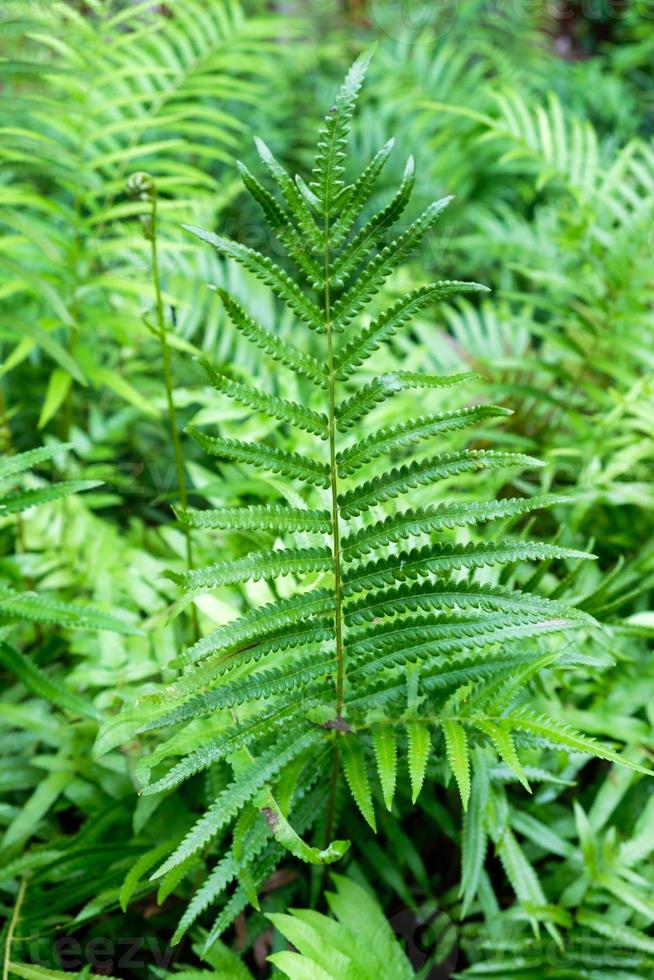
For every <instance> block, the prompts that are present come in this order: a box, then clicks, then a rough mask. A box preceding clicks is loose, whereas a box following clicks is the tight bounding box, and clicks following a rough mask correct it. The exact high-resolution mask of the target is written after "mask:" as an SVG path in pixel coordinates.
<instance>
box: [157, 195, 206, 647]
mask: <svg viewBox="0 0 654 980" xmlns="http://www.w3.org/2000/svg"><path fill="white" fill-rule="evenodd" d="M150 202H151V210H150V219H151V226H150V228H149V229H147V231H146V234H147V237H148V239H149V241H150V258H151V263H152V282H153V285H154V294H155V309H156V317H157V337H158V339H159V346H160V348H161V359H162V362H163V378H164V387H165V389H166V406H167V410H168V426H169V429H170V438H171V440H172V444H173V454H174V457H175V469H176V472H177V487H178V493H179V500H180V503H181V505H182V508H183V509H184V510H187V507H188V494H187V492H186V478H185V476H184V457H183V455H182V447H181V444H180V441H179V430H178V426H177V413H176V411H175V402H174V401H173V375H172V369H171V363H170V347H169V345H168V331H167V328H166V318H165V315H164V306H163V297H162V295H161V280H160V276H159V253H158V248H157V188H156V185H155V184H154V181H153V182H152V186H151V190H150ZM184 537H185V539H186V566H187V568H188V570H189V571H191V569H192V568H193V543H192V539H191V529H190V527H188V525H186V524H185V525H184ZM191 617H192V621H193V634H194V638H195V639H196V640H197V639H198V637H199V635H200V631H199V625H198V618H197V610H196V608H195V606H192V607H191Z"/></svg>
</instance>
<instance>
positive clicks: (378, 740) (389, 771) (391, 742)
mask: <svg viewBox="0 0 654 980" xmlns="http://www.w3.org/2000/svg"><path fill="white" fill-rule="evenodd" d="M372 745H373V748H374V750H375V760H376V762H377V772H378V774H379V782H380V783H381V788H382V795H383V797H384V803H385V804H386V808H387V809H388V810H390V809H391V807H392V806H393V797H394V796H395V781H396V777H397V739H396V737H395V732H394V731H393V729H392V728H391V727H390V725H382V726H380V727H378V728H376V729H375V730H374V731H373V736H372Z"/></svg>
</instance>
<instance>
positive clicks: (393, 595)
mask: <svg viewBox="0 0 654 980" xmlns="http://www.w3.org/2000/svg"><path fill="white" fill-rule="evenodd" d="M453 608H460V609H463V610H465V609H482V610H490V611H495V612H501V613H504V614H506V615H509V616H510V615H514V614H518V615H519V614H520V613H521V612H524V613H529V614H533V615H540V616H542V617H543V618H544V619H555V618H567V619H574V620H575V621H576V622H577V623H579V624H580V625H581V624H586V625H591V624H592V623H593V622H594V620H593V619H592V617H589V616H587V615H586V614H585V613H584V612H582V611H581V610H579V609H574V608H572V607H570V606H566V605H564V604H563V603H559V602H555V601H553V600H552V599H546V598H545V597H543V596H539V595H535V594H533V593H529V592H520V591H518V590H517V589H515V590H514V589H508V588H506V587H504V586H501V585H480V584H478V583H476V582H469V581H465V580H464V581H460V582H459V581H454V579H449V580H448V579H437V580H435V581H428V582H417V583H412V584H408V583H405V584H402V585H400V586H398V587H397V588H391V589H387V590H383V591H381V592H370V593H368V595H366V596H363V597H362V598H360V599H355V600H350V601H348V602H347V604H346V606H345V622H346V623H347V625H348V626H354V625H358V624H360V623H363V622H366V621H371V620H376V619H380V618H382V617H389V616H396V615H397V614H400V613H405V612H417V611H418V610H421V611H422V612H430V611H431V610H433V609H453Z"/></svg>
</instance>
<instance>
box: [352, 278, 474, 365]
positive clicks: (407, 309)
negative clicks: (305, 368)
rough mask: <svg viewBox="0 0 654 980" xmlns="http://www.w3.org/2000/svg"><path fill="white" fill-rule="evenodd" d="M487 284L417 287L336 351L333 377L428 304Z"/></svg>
mask: <svg viewBox="0 0 654 980" xmlns="http://www.w3.org/2000/svg"><path fill="white" fill-rule="evenodd" d="M487 291H488V290H487V288H486V286H481V285H479V283H476V282H458V281H456V280H443V281H441V282H433V283H430V285H428V286H419V287H418V288H417V289H414V290H413V291H412V292H410V293H408V294H407V295H406V296H402V298H401V299H398V300H397V302H395V303H393V304H392V305H391V306H388V307H387V308H386V309H385V310H384V311H383V312H382V313H380V315H379V316H378V317H377V319H376V320H373V322H372V323H371V324H370V326H368V327H364V328H363V329H362V330H360V331H359V333H358V334H356V335H355V336H354V337H352V339H351V340H348V342H347V343H346V344H345V345H344V346H343V348H342V349H341V350H340V351H338V353H337V355H336V359H335V371H336V377H337V378H338V379H339V380H341V381H345V380H346V379H347V378H349V377H350V376H351V375H352V374H354V372H355V371H356V369H357V368H358V367H359V366H360V365H361V364H363V363H364V361H366V360H367V359H368V358H369V357H370V356H371V354H373V353H374V352H375V351H376V350H377V349H378V348H379V347H380V346H381V345H382V344H383V343H384V342H385V341H386V340H388V339H389V338H390V337H392V336H393V335H394V334H396V333H397V331H398V330H400V329H401V327H403V326H405V325H406V324H407V323H409V321H410V320H411V318H412V317H414V316H415V315H416V314H417V313H419V312H420V311H421V310H424V309H425V307H427V306H429V304H430V303H437V302H438V301H439V300H442V299H448V298H449V297H450V296H455V295H457V294H458V293H475V292H487Z"/></svg>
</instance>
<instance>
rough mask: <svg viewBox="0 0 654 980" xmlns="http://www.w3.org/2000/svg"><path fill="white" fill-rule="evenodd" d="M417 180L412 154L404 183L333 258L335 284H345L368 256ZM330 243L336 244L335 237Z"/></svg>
mask: <svg viewBox="0 0 654 980" xmlns="http://www.w3.org/2000/svg"><path fill="white" fill-rule="evenodd" d="M414 182H415V166H414V161H413V157H409V159H408V160H407V163H406V167H405V168H404V175H403V177H402V183H401V184H400V186H399V188H398V190H397V191H396V193H395V194H394V196H393V198H392V199H391V200H390V201H389V203H388V204H387V205H386V206H385V207H383V208H382V209H381V211H378V212H377V214H375V215H373V217H372V218H370V220H369V221H368V222H367V223H366V224H365V225H364V226H363V228H361V229H360V230H359V231H358V232H357V233H356V235H355V236H354V238H353V239H352V241H351V242H350V243H349V244H348V245H347V246H346V247H345V248H344V249H343V251H342V252H341V254H340V255H339V256H338V258H337V259H336V261H335V262H334V268H333V270H332V276H333V282H334V284H335V285H336V286H342V285H343V283H344V282H345V281H346V280H347V279H348V278H349V276H351V275H352V273H353V272H354V270H355V269H356V267H357V266H358V265H360V264H361V262H363V261H364V260H365V259H366V258H367V256H368V254H369V253H370V251H371V249H373V248H374V246H375V245H376V243H377V242H378V241H379V240H380V239H381V237H382V235H383V234H384V233H385V232H386V231H387V229H388V228H390V227H391V225H393V224H394V223H395V222H396V221H397V220H398V218H399V217H400V216H401V214H402V212H403V211H404V209H405V208H406V206H407V204H408V203H409V199H410V197H411V191H412V190H413V184H414ZM330 244H332V246H333V241H332V242H331V243H330Z"/></svg>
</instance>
